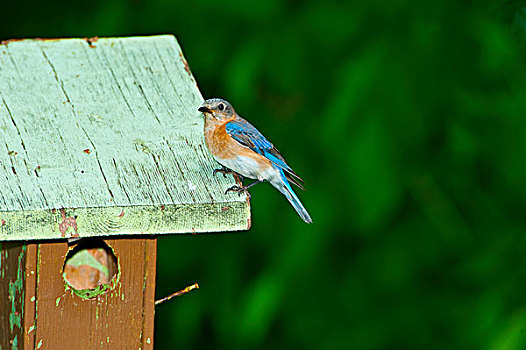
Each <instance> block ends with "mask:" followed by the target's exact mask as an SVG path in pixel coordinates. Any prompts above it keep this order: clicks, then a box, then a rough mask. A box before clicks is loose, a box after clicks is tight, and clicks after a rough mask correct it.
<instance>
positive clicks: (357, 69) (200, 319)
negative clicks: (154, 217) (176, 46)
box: [0, 0, 526, 349]
mask: <svg viewBox="0 0 526 350" xmlns="http://www.w3.org/2000/svg"><path fill="white" fill-rule="evenodd" d="M1 11H2V20H1V21H0V34H1V36H2V39H9V38H20V37H36V36H38V37H69V36H81V37H85V36H95V35H98V36H123V35H146V34H156V33H173V34H175V35H176V36H177V38H178V40H179V42H180V44H181V46H182V48H183V51H184V53H185V56H186V58H187V59H188V62H189V64H190V67H191V69H192V71H193V74H194V75H195V77H196V79H197V81H198V83H199V86H200V89H201V91H202V93H203V95H204V96H205V97H207V98H210V97H223V98H225V99H227V100H229V101H230V102H232V104H233V105H234V106H235V108H236V109H237V110H238V112H239V113H240V114H241V115H243V116H244V117H246V118H247V119H249V120H250V121H251V122H252V123H253V124H255V125H256V126H257V127H258V128H259V129H260V130H261V131H262V132H263V133H264V134H265V135H266V136H267V137H268V138H269V139H270V140H271V141H272V142H273V143H274V144H275V145H276V146H277V147H278V148H279V149H280V150H281V152H282V153H283V154H284V155H285V157H286V159H287V160H288V162H289V163H290V164H291V165H292V166H293V168H294V169H295V170H296V172H298V174H300V176H302V177H303V178H304V180H305V181H306V187H307V191H306V192H301V191H300V192H301V193H299V196H300V198H301V199H302V201H303V203H304V204H305V206H306V207H307V208H308V210H309V211H310V213H311V215H312V217H313V220H314V224H312V225H306V224H304V223H303V222H302V221H301V220H300V218H299V217H298V216H297V215H296V213H295V212H294V211H293V209H292V208H291V207H290V206H289V204H288V203H287V201H286V200H285V198H284V197H282V196H281V195H280V194H279V193H278V192H277V191H276V190H275V189H273V188H272V187H271V186H270V185H268V184H263V185H258V186H256V187H255V188H254V189H253V190H252V191H251V192H252V215H253V223H252V228H251V230H250V231H248V232H240V233H231V234H222V235H214V234H211V235H198V236H191V235H190V236H179V237H173V236H172V237H162V238H159V260H158V289H157V294H158V296H159V297H161V296H165V295H167V294H169V293H171V292H173V291H175V290H177V289H181V288H183V287H184V286H186V285H189V284H192V283H193V282H196V281H197V282H199V284H200V285H201V289H200V290H199V291H197V292H193V293H191V294H189V295H186V296H184V297H181V298H178V299H176V300H173V301H171V302H168V303H165V304H163V305H162V306H160V307H158V308H157V314H156V337H155V342H156V346H157V348H159V349H172V348H226V349H236V348H239V349H273V348H282V349H291V348H309V349H343V348H346V349H526V239H525V238H526V236H525V235H526V229H525V225H526V221H525V216H526V209H525V188H526V183H525V178H526V128H525V125H526V124H525V118H526V65H525V56H526V55H525V49H524V45H523V44H524V42H525V38H526V36H525V34H524V33H525V29H526V2H525V1H502V0H500V1H470V2H463V1H456V0H447V1H446V0H444V1H432V2H427V1H355V2H351V1H332V2H328V1H287V2H280V1H275V0H266V1H262V2H261V3H252V2H245V1H221V2H219V1H218V2H216V1H203V0H201V1H193V2H188V3H187V2H182V1H169V0H135V1H123V0H104V1H102V0H95V1H87V0H83V1H77V2H75V3H73V2H70V1H63V2H59V1H36V0H29V1H25V2H19V3H15V2H13V3H3V4H2V9H1ZM196 108H197V106H196Z"/></svg>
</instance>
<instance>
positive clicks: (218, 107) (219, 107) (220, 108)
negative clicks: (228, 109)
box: [217, 103, 225, 111]
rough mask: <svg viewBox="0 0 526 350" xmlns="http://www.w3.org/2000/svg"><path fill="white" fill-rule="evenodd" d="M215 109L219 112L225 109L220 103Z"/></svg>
mask: <svg viewBox="0 0 526 350" xmlns="http://www.w3.org/2000/svg"><path fill="white" fill-rule="evenodd" d="M217 109H219V110H220V111H222V110H224V109H225V105H224V104H222V103H220V104H219V105H218V106H217Z"/></svg>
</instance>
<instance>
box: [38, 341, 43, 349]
mask: <svg viewBox="0 0 526 350" xmlns="http://www.w3.org/2000/svg"><path fill="white" fill-rule="evenodd" d="M41 347H42V339H40V341H39V342H38V345H37V349H40V348H41Z"/></svg>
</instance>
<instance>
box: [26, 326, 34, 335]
mask: <svg viewBox="0 0 526 350" xmlns="http://www.w3.org/2000/svg"><path fill="white" fill-rule="evenodd" d="M34 329H35V325H32V326H30V327H29V329H28V330H27V334H29V333H31V332H33V330H34Z"/></svg>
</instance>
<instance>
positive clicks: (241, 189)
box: [225, 180, 265, 199]
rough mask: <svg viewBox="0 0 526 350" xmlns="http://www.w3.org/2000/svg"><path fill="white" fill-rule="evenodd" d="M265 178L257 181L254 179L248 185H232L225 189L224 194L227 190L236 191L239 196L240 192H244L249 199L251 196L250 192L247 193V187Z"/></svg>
mask: <svg viewBox="0 0 526 350" xmlns="http://www.w3.org/2000/svg"><path fill="white" fill-rule="evenodd" d="M263 181H265V180H257V181H254V182H252V183H251V184H250V185H248V186H237V185H236V186H232V187H230V188H227V190H226V191H225V194H227V193H228V192H237V194H238V195H240V196H241V192H245V194H246V195H247V197H248V199H250V198H251V197H252V196H251V195H250V193H248V189H249V188H250V187H252V186H254V185H256V184H258V183H260V182H263Z"/></svg>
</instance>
